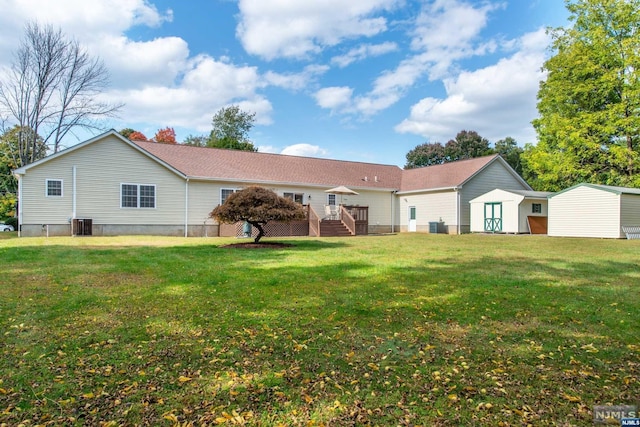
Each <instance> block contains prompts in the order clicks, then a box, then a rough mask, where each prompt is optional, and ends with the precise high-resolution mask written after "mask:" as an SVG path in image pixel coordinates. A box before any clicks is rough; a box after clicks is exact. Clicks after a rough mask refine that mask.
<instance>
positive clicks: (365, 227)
mask: <svg viewBox="0 0 640 427" xmlns="http://www.w3.org/2000/svg"><path fill="white" fill-rule="evenodd" d="M305 209H306V211H307V219H306V220H302V221H292V222H288V223H282V222H270V223H267V225H266V226H265V231H266V237H286V236H311V237H347V236H362V235H367V234H369V207H368V206H350V205H341V206H339V209H338V212H337V216H336V217H335V218H329V217H322V216H320V215H318V214H317V213H316V212H315V210H314V209H313V208H312V207H311V206H309V205H306V206H305ZM256 235H257V230H251V236H246V235H245V229H244V224H243V223H242V222H238V223H235V224H220V227H219V236H220V237H255V236H256Z"/></svg>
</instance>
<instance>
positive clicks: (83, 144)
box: [13, 129, 184, 176]
mask: <svg viewBox="0 0 640 427" xmlns="http://www.w3.org/2000/svg"><path fill="white" fill-rule="evenodd" d="M107 137H114V138H116V139H118V140H119V141H120V142H123V143H124V144H126V145H128V146H130V147H131V148H132V149H134V150H136V151H138V152H140V153H142V154H144V155H145V156H147V157H149V158H150V159H152V160H153V161H155V162H157V163H160V164H161V165H162V166H164V167H166V168H167V169H169V170H171V171H172V172H174V173H176V174H177V175H180V176H184V175H182V174H181V173H180V171H178V170H177V169H175V168H173V167H172V166H171V165H170V164H167V163H165V162H163V161H162V160H161V159H158V158H156V157H154V156H152V155H150V154H149V153H148V152H146V151H144V150H142V149H141V148H140V147H138V146H137V145H136V144H134V143H133V142H131V141H130V140H129V139H128V138H125V137H124V136H122V135H120V134H119V133H118V132H116V131H115V130H113V129H111V130H109V131H107V132H105V133H101V134H100V135H96V136H94V137H93V138H90V139H88V140H86V141H83V142H81V143H79V144H76V145H74V146H72V147H69V148H66V149H64V150H62V151H58V152H57V153H55V154H51V155H49V156H47V157H45V158H43V159H40V160H38V161H36V162H33V163H29V164H28V165H25V166H22V167H20V168H18V169H16V170H14V171H13V173H14V174H16V175H24V174H25V173H26V172H27V171H28V170H29V169H31V168H34V167H37V166H40V165H42V164H45V163H48V162H50V161H51V160H54V159H57V158H58V157H61V156H65V155H67V154H69V153H72V152H74V151H77V150H80V149H82V148H84V147H87V146H89V145H91V144H94V143H96V142H99V141H103V140H104V139H105V138H107Z"/></svg>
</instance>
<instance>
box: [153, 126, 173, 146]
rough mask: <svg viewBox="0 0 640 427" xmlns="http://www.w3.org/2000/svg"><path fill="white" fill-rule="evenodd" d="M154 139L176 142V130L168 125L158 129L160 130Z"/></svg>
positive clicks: (156, 140)
mask: <svg viewBox="0 0 640 427" xmlns="http://www.w3.org/2000/svg"><path fill="white" fill-rule="evenodd" d="M152 141H155V142H163V143H165V144H175V143H176V131H175V130H173V128H170V127H166V128H164V129H158V132H156V135H155V136H154V137H153V139H152Z"/></svg>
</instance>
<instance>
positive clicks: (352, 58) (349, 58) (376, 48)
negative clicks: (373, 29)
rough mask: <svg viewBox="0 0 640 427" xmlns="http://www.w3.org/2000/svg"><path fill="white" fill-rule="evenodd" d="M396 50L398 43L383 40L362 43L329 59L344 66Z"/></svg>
mask: <svg viewBox="0 0 640 427" xmlns="http://www.w3.org/2000/svg"><path fill="white" fill-rule="evenodd" d="M396 50H398V44H397V43H394V42H384V43H380V44H363V45H361V46H359V47H356V48H354V49H351V50H350V51H349V52H347V53H346V54H344V55H339V56H335V57H333V58H332V59H331V63H332V64H336V65H337V66H338V67H340V68H344V67H346V66H348V65H350V64H352V63H354V62H356V61H362V60H363V59H366V58H370V57H372V56H380V55H384V54H386V53H389V52H393V51H396Z"/></svg>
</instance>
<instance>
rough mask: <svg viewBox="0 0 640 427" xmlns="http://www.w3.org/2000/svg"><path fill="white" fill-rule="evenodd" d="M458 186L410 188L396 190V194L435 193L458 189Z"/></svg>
mask: <svg viewBox="0 0 640 427" xmlns="http://www.w3.org/2000/svg"><path fill="white" fill-rule="evenodd" d="M459 189H460V187H439V188H428V189H421V190H410V191H398V192H397V193H396V194H397V195H398V196H404V195H410V194H420V193H437V192H439V191H458V190H459Z"/></svg>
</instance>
